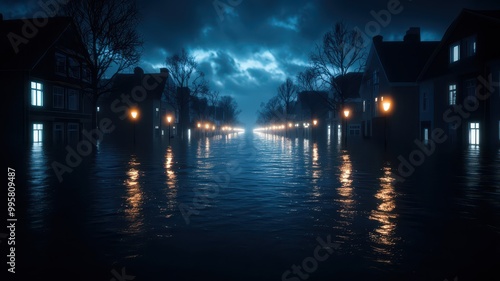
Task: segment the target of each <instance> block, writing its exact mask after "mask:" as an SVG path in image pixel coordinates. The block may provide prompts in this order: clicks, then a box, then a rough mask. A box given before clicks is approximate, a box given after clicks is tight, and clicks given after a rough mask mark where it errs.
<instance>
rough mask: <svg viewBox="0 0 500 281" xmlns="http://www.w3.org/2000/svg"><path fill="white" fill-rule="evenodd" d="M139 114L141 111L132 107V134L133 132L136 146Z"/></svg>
mask: <svg viewBox="0 0 500 281" xmlns="http://www.w3.org/2000/svg"><path fill="white" fill-rule="evenodd" d="M138 116H139V112H138V111H137V109H132V110H130V117H132V134H133V140H134V146H135V123H136V121H135V120H137V117H138Z"/></svg>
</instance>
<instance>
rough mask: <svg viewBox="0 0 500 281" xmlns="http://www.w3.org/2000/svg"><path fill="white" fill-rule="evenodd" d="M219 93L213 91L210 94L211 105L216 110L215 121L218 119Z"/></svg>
mask: <svg viewBox="0 0 500 281" xmlns="http://www.w3.org/2000/svg"><path fill="white" fill-rule="evenodd" d="M219 94H220V93H219V91H215V90H211V91H209V92H208V97H209V99H210V104H211V105H212V107H213V108H214V121H215V120H216V119H217V105H218V103H219Z"/></svg>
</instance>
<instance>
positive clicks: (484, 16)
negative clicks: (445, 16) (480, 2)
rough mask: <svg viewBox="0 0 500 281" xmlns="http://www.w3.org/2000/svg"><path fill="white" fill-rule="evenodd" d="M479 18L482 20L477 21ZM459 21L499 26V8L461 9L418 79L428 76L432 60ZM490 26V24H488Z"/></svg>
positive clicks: (445, 43)
mask: <svg viewBox="0 0 500 281" xmlns="http://www.w3.org/2000/svg"><path fill="white" fill-rule="evenodd" d="M478 19H481V20H482V21H478ZM461 21H465V22H469V23H470V22H474V23H478V22H482V23H483V24H488V25H490V24H493V26H495V25H496V26H500V10H470V9H462V11H461V12H460V14H459V15H458V16H457V17H456V18H455V20H453V22H452V23H451V24H450V26H449V27H448V29H447V30H446V32H445V34H444V35H443V38H442V39H441V41H440V43H439V45H438V46H437V47H436V49H435V50H434V52H433V53H432V55H431V57H430V58H429V60H428V61H427V62H426V65H425V66H424V68H423V69H422V72H421V73H420V75H419V77H418V79H419V80H421V79H425V78H426V76H429V74H428V72H429V69H430V68H431V66H432V64H433V63H434V60H435V59H436V57H437V56H438V54H439V52H440V51H441V50H442V48H444V47H447V44H448V41H449V39H450V37H451V36H452V34H453V33H455V31H456V29H457V26H458V25H459V23H460V22H461ZM490 27H491V26H490Z"/></svg>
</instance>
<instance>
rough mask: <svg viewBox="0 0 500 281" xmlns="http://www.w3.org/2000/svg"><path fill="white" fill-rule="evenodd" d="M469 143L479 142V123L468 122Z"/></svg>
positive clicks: (476, 143)
mask: <svg viewBox="0 0 500 281" xmlns="http://www.w3.org/2000/svg"><path fill="white" fill-rule="evenodd" d="M469 144H471V145H478V144H479V123H469Z"/></svg>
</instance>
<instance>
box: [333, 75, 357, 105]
mask: <svg viewBox="0 0 500 281" xmlns="http://www.w3.org/2000/svg"><path fill="white" fill-rule="evenodd" d="M362 80H363V72H349V73H347V74H345V75H344V76H337V77H336V78H335V82H336V83H337V85H338V87H339V88H341V89H342V94H343V96H344V99H356V98H359V88H360V87H361V81H362Z"/></svg>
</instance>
